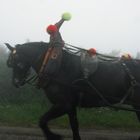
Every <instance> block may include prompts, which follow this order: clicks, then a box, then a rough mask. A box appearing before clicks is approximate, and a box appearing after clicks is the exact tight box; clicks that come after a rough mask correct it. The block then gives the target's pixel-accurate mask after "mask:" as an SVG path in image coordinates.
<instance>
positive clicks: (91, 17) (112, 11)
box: [0, 0, 140, 55]
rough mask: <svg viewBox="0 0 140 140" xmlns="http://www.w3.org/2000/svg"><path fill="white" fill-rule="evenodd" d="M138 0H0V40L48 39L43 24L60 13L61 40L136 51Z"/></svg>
mask: <svg viewBox="0 0 140 140" xmlns="http://www.w3.org/2000/svg"><path fill="white" fill-rule="evenodd" d="M139 7H140V0H0V44H3V43H4V42H8V43H11V44H12V45H15V44H18V43H19V44H20V43H24V42H25V41H26V40H27V39H30V41H48V40H49V35H48V34H47V33H46V32H45V28H46V27H47V26H48V25H49V24H54V23H56V22H57V21H58V20H59V19H60V18H61V15H62V13H64V12H70V13H71V14H72V19H71V20H70V21H67V22H65V23H64V25H63V26H62V27H61V30H60V31H61V34H62V36H63V39H64V41H65V42H67V43H70V44H73V45H76V46H78V47H83V48H92V47H94V48H96V49H97V51H99V52H101V53H107V52H110V51H111V50H113V49H117V50H121V51H122V52H129V53H130V54H132V55H135V54H136V52H137V51H140V8H139Z"/></svg>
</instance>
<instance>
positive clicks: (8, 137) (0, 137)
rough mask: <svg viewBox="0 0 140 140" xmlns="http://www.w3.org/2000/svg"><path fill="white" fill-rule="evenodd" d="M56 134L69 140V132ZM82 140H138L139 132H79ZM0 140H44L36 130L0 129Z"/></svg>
mask: <svg viewBox="0 0 140 140" xmlns="http://www.w3.org/2000/svg"><path fill="white" fill-rule="evenodd" d="M53 131H55V132H56V133H59V134H62V135H63V136H65V138H64V140H71V139H72V138H71V136H72V134H71V131H70V130H58V129H54V130H53ZM80 135H81V137H82V140H138V136H140V133H139V132H131V133H130V132H126V131H125V132H122V131H115V130H89V131H88V130H85V131H84V130H81V131H80ZM0 140H44V138H43V134H42V132H41V131H40V129H38V128H21V127H0Z"/></svg>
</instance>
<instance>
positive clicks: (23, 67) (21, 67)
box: [5, 43, 30, 88]
mask: <svg viewBox="0 0 140 140" xmlns="http://www.w3.org/2000/svg"><path fill="white" fill-rule="evenodd" d="M5 45H6V46H7V48H8V49H9V50H10V54H9V57H8V60H7V66H8V67H9V68H12V71H13V76H12V83H13V85H14V86H15V87H17V88H18V87H20V86H22V85H24V84H25V81H26V79H27V77H28V75H29V73H30V63H29V61H27V59H26V57H27V56H26V55H25V54H23V53H22V52H21V50H20V47H18V45H16V47H12V46H11V45H9V44H8V43H5Z"/></svg>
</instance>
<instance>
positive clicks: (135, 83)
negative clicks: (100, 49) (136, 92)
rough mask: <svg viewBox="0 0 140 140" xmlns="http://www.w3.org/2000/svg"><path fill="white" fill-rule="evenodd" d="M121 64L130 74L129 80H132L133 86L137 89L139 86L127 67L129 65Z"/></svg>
mask: <svg viewBox="0 0 140 140" xmlns="http://www.w3.org/2000/svg"><path fill="white" fill-rule="evenodd" d="M121 64H122V66H123V67H124V70H125V71H126V73H127V74H128V76H129V78H130V80H131V82H130V83H131V86H132V87H135V86H136V85H137V84H138V83H137V81H136V79H135V77H134V76H133V74H132V73H131V71H130V69H129V68H128V67H127V65H126V64H125V63H124V62H122V63H121Z"/></svg>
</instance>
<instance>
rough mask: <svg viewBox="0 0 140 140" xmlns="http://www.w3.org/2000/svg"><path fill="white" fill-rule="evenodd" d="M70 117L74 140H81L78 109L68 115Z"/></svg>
mask: <svg viewBox="0 0 140 140" xmlns="http://www.w3.org/2000/svg"><path fill="white" fill-rule="evenodd" d="M68 116H69V121H70V125H71V129H72V132H73V140H81V138H80V135H79V124H78V120H77V112H76V108H74V109H72V110H71V111H70V112H69V113H68Z"/></svg>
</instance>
